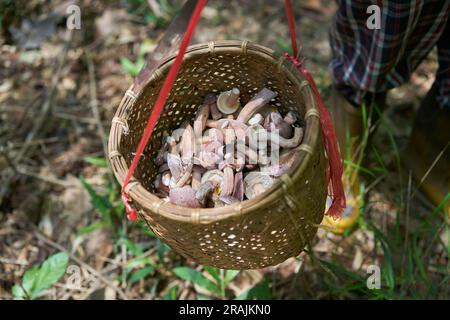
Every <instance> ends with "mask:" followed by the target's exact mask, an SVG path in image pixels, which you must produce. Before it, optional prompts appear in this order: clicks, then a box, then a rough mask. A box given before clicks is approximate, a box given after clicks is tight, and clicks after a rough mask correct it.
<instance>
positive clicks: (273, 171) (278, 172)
mask: <svg viewBox="0 0 450 320" xmlns="http://www.w3.org/2000/svg"><path fill="white" fill-rule="evenodd" d="M298 151H299V150H298V149H297V148H294V149H285V150H283V151H282V152H281V154H280V156H279V159H278V161H277V162H276V163H272V164H270V165H269V166H262V167H261V171H262V172H267V173H268V174H270V175H271V176H273V177H280V176H282V175H283V174H284V173H286V172H287V171H288V170H289V169H290V168H291V167H292V166H293V165H294V162H295V160H296V159H297V158H298V155H299V152H298Z"/></svg>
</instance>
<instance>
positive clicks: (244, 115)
mask: <svg viewBox="0 0 450 320" xmlns="http://www.w3.org/2000/svg"><path fill="white" fill-rule="evenodd" d="M276 96H277V93H276V92H273V91H271V90H269V89H267V88H263V89H262V90H261V91H259V92H258V94H256V95H255V96H254V97H253V99H252V100H250V101H249V102H247V104H246V105H245V106H244V108H242V110H241V112H240V113H239V116H238V117H237V120H238V121H240V122H241V123H247V121H248V120H249V119H250V118H251V117H252V116H253V114H255V113H256V112H257V111H258V110H259V109H260V108H262V107H263V106H264V105H265V104H266V103H268V102H269V101H270V100H272V99H273V98H275V97H276Z"/></svg>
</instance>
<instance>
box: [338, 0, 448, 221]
mask: <svg viewBox="0 0 450 320" xmlns="http://www.w3.org/2000/svg"><path fill="white" fill-rule="evenodd" d="M337 3H338V6H339V7H338V11H337V13H336V16H335V20H334V23H333V25H332V27H331V30H330V44H331V49H332V54H333V57H332V61H331V64H330V66H331V69H332V74H333V90H332V95H331V101H330V103H329V107H330V111H331V113H332V116H333V120H334V124H335V129H336V134H337V136H338V139H339V144H340V147H341V154H344V152H346V150H350V153H354V151H355V150H358V148H356V146H355V145H357V144H358V143H359V142H360V137H361V136H362V132H361V130H362V126H361V123H362V119H361V105H363V104H364V105H365V106H366V110H367V111H368V112H367V113H368V114H371V113H372V110H371V108H372V105H373V104H374V102H376V104H377V105H378V107H380V108H382V107H383V104H384V102H383V96H385V94H386V92H387V91H388V90H389V89H391V88H394V87H397V86H399V85H401V84H403V83H405V82H406V81H408V79H409V77H410V75H411V73H412V72H413V71H414V70H415V69H416V67H417V66H418V65H419V63H420V62H421V61H422V60H423V59H424V58H425V57H426V56H427V55H428V54H429V52H430V51H431V49H432V48H433V47H434V46H435V45H436V43H437V41H438V39H440V37H441V35H442V34H443V32H444V28H445V26H446V24H447V19H448V16H449V15H450V1H433V0H426V1H425V0H418V1H404V2H400V1H395V2H394V1H382V2H381V1H379V7H380V9H381V10H380V20H381V21H380V22H381V23H380V28H379V29H370V28H368V27H367V25H366V23H367V19H368V18H369V16H370V15H371V14H370V13H367V8H368V7H369V6H370V5H373V1H368V0H366V1H343V0H338V1H337ZM380 97H381V98H380ZM354 141H356V143H351V145H350V146H348V142H354ZM359 151H361V152H364V150H361V149H359ZM344 155H345V154H344ZM351 156H352V157H351V159H352V160H353V161H354V160H355V159H356V158H355V157H354V155H353V154H352V155H351ZM357 177H358V175H357V172H356V174H355V173H354V174H352V181H353V183H349V184H350V185H349V186H348V189H349V195H348V198H349V199H350V201H349V203H354V208H353V209H350V210H347V212H348V213H349V215H350V216H353V217H355V215H357V209H358V202H359V201H357V200H355V201H353V200H354V199H353V200H352V198H353V196H352V191H353V192H354V190H355V188H354V187H355V186H356V185H357V182H358V178H357ZM352 220H356V219H353V218H352Z"/></svg>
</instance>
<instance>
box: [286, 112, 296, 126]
mask: <svg viewBox="0 0 450 320" xmlns="http://www.w3.org/2000/svg"><path fill="white" fill-rule="evenodd" d="M283 120H284V122H286V123H287V124H290V125H293V124H294V123H296V122H297V120H298V117H297V115H296V114H295V113H294V111H289V112H288V113H287V114H286V116H285V117H284V119H283Z"/></svg>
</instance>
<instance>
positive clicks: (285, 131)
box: [270, 112, 293, 139]
mask: <svg viewBox="0 0 450 320" xmlns="http://www.w3.org/2000/svg"><path fill="white" fill-rule="evenodd" d="M270 118H271V120H272V122H271V123H270V129H271V130H270V131H271V132H273V131H276V130H277V131H278V134H279V135H280V137H283V138H285V139H290V138H292V131H293V129H292V126H291V125H290V124H288V123H286V122H285V121H284V120H283V117H282V116H281V114H279V113H278V112H271V113H270Z"/></svg>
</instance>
